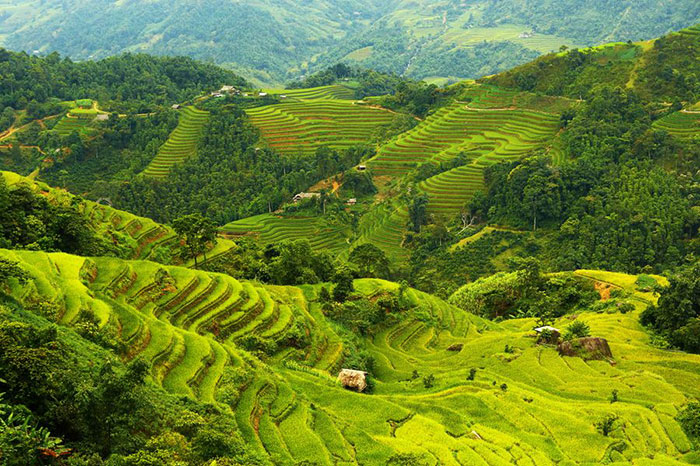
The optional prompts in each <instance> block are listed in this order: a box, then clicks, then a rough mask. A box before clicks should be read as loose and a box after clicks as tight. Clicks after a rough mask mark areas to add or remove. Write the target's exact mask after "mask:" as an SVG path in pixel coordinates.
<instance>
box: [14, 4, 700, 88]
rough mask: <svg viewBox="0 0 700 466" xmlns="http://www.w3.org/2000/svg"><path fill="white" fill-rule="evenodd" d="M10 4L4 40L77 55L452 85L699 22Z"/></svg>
mask: <svg viewBox="0 0 700 466" xmlns="http://www.w3.org/2000/svg"><path fill="white" fill-rule="evenodd" d="M5 10H6V12H5V16H4V17H3V20H2V23H0V26H1V27H2V29H0V34H2V39H3V44H4V45H6V46H8V47H11V48H15V49H22V50H27V51H28V52H34V51H38V52H39V53H49V52H51V51H53V50H58V51H60V52H61V53H65V54H68V55H69V56H71V57H74V58H75V59H79V60H86V59H94V58H103V57H106V56H110V55H115V54H119V53H123V52H125V51H132V50H140V51H144V52H147V53H152V54H156V55H182V54H186V55H189V56H192V57H195V58H198V59H201V60H213V61H215V62H216V63H219V64H222V65H227V66H231V67H233V68H234V69H236V70H239V71H240V72H241V73H243V74H245V75H246V76H248V77H250V78H251V80H253V81H255V82H266V83H277V84H279V83H282V82H285V81H288V80H290V79H293V80H298V79H299V76H300V75H308V74H310V73H312V72H314V71H318V70H322V69H325V68H327V67H328V66H332V65H335V64H336V63H338V62H347V63H350V64H359V65H361V66H363V67H365V68H372V69H376V70H380V71H386V72H393V73H395V74H399V75H406V76H409V77H414V78H419V79H422V78H427V77H440V78H441V79H447V80H450V81H451V82H454V81H455V80H456V79H459V78H460V77H461V78H475V77H480V76H485V75H490V74H493V73H496V72H499V71H503V70H506V69H509V68H512V67H514V66H516V65H519V64H522V63H524V62H527V61H529V60H532V59H534V58H536V57H537V56H538V55H539V54H542V53H548V52H552V51H556V50H559V48H560V47H561V46H568V47H575V46H590V45H597V44H600V43H604V42H610V41H627V40H644V39H650V38H652V37H658V36H659V35H662V34H666V33H667V32H669V31H671V30H678V29H681V28H683V27H688V26H690V25H692V24H695V23H697V22H698V21H700V10H698V8H697V5H696V3H695V2H694V1H691V0H680V1H677V2H674V3H673V4H672V5H669V6H668V8H659V7H658V4H657V3H656V2H654V1H652V0H643V1H636V2H632V1H630V0H623V1H620V2H616V3H614V4H610V3H609V2H604V1H602V0H595V1H588V2H584V1H581V0H566V1H553V0H546V1H541V2H538V3H537V4H524V3H517V2H516V3H513V2H499V1H495V0H479V1H475V2H470V3H467V4H465V3H464V2H461V1H460V0H440V1H437V2H436V1H434V0H411V1H409V0H397V1H392V2H377V1H372V0H351V1H347V0H346V1H339V0H332V1H325V2H324V1H320V0H312V1H309V2H305V3H304V4H296V5H291V4H289V3H288V2H285V1H283V0H271V1H268V2H262V3H253V4H249V3H245V4H239V3H230V4H229V3H226V4H223V5H222V4H218V3H215V2H205V3H201V4H196V5H192V4H191V3H188V2H185V1H182V0H178V1H165V0H157V1H153V2H150V3H148V4H145V5H142V4H131V3H127V4H122V3H113V4H108V5H104V6H103V7H101V8H99V9H95V8H91V6H90V5H65V6H64V5H59V6H49V5H44V4H39V5H35V4H33V3H31V2H29V1H27V0H23V1H16V2H13V4H12V5H7V6H6V8H5ZM282 13H283V14H282ZM105 25H110V26H111V27H110V28H106V27H105ZM193 79H195V78H193Z"/></svg>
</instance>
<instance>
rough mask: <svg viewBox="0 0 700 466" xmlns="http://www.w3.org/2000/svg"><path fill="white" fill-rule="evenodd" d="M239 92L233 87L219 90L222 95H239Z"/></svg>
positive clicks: (222, 87) (223, 87)
mask: <svg viewBox="0 0 700 466" xmlns="http://www.w3.org/2000/svg"><path fill="white" fill-rule="evenodd" d="M238 92H240V91H239V90H238V89H236V88H235V87H233V86H221V89H219V93H220V94H237V93H238Z"/></svg>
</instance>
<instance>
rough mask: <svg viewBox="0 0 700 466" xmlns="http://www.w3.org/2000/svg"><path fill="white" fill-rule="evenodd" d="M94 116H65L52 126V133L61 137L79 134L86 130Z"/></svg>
mask: <svg viewBox="0 0 700 466" xmlns="http://www.w3.org/2000/svg"><path fill="white" fill-rule="evenodd" d="M94 117H95V116H94V115H86V116H73V115H66V116H64V117H63V118H61V120H60V121H59V122H58V123H56V126H54V128H53V129H54V131H56V132H58V134H60V135H61V136H63V137H65V136H69V135H70V134H71V133H73V132H76V133H80V132H82V131H83V130H85V129H86V128H87V126H88V125H89V124H90V122H91V121H92V120H93V118H94Z"/></svg>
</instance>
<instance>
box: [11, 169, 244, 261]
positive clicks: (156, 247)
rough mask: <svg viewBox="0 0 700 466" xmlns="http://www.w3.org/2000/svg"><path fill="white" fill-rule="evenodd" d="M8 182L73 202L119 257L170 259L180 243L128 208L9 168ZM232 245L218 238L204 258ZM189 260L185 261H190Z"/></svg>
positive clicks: (58, 201) (166, 229)
mask: <svg viewBox="0 0 700 466" xmlns="http://www.w3.org/2000/svg"><path fill="white" fill-rule="evenodd" d="M0 177H2V178H4V180H5V182H6V183H7V185H8V186H9V187H10V188H11V189H13V188H18V187H28V188H29V189H31V190H32V191H33V192H35V193H38V194H41V195H42V196H44V197H46V199H47V200H48V201H49V202H50V203H52V204H55V205H75V204H76V203H77V208H78V211H79V212H80V214H81V215H82V216H83V217H84V218H85V219H86V220H87V222H88V224H89V225H90V227H91V228H92V229H93V230H94V231H95V232H96V233H98V234H99V235H100V236H102V237H104V238H107V239H109V241H110V242H112V243H113V244H114V245H115V246H117V247H118V248H119V250H120V251H122V257H127V258H130V259H142V260H155V261H157V262H169V261H171V260H172V257H171V256H172V252H173V250H175V249H177V248H178V247H179V244H178V241H177V235H176V234H175V232H174V231H173V229H172V228H170V227H169V226H166V225H162V224H160V223H157V222H154V221H153V220H151V219H150V218H146V217H139V216H136V215H133V214H131V213H129V212H125V211H122V210H117V209H114V208H112V207H111V206H109V205H103V204H100V203H97V202H93V201H89V200H84V199H78V198H76V197H75V196H73V195H71V194H70V193H68V192H67V191H64V190H62V189H56V188H52V187H49V186H48V185H47V184H45V183H41V182H36V181H34V180H32V179H30V178H27V177H23V176H19V175H17V174H15V173H12V172H3V171H0ZM234 247H235V245H234V243H232V242H231V241H228V240H225V239H221V240H220V241H219V242H218V243H217V244H216V245H215V246H214V247H213V248H212V249H211V250H208V251H207V260H212V259H215V258H217V257H220V256H221V255H224V254H226V253H228V252H230V251H231V250H232V249H233V248H234ZM190 262H193V261H188V263H187V264H184V265H191V263H190Z"/></svg>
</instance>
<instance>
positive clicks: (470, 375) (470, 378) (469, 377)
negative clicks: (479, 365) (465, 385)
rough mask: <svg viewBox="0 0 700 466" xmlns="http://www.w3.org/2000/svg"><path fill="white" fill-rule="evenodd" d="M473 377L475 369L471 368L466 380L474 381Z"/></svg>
mask: <svg viewBox="0 0 700 466" xmlns="http://www.w3.org/2000/svg"><path fill="white" fill-rule="evenodd" d="M475 377H476V369H474V368H473V367H472V368H471V369H469V375H468V376H467V380H474V378H475Z"/></svg>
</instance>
